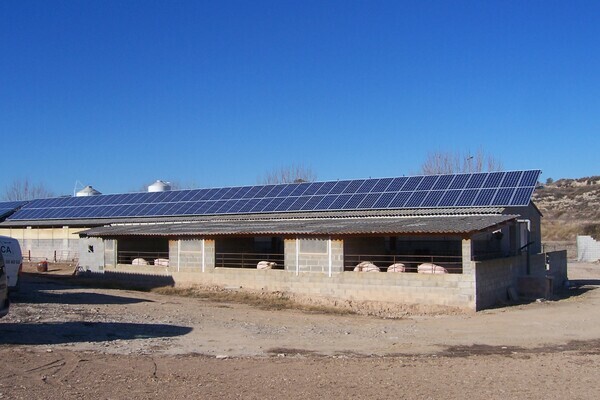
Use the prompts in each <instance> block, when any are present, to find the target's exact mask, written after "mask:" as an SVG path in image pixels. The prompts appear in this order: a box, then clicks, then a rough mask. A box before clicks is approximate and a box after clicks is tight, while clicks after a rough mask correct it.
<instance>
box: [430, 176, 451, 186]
mask: <svg viewBox="0 0 600 400" xmlns="http://www.w3.org/2000/svg"><path fill="white" fill-rule="evenodd" d="M453 179H454V175H440V178H439V179H438V180H437V182H435V185H433V189H434V190H445V189H448V187H449V186H450V184H451V183H452V180H453Z"/></svg>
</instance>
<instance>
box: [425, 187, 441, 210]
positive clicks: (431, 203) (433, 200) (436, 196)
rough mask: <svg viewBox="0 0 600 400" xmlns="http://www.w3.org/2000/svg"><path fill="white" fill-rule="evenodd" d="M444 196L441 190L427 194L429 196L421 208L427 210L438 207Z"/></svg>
mask: <svg viewBox="0 0 600 400" xmlns="http://www.w3.org/2000/svg"><path fill="white" fill-rule="evenodd" d="M443 195H444V192H443V191H441V190H434V191H431V192H429V193H427V196H426V197H425V199H424V200H423V203H421V207H426V208H433V207H436V206H437V204H438V202H439V201H440V200H441V198H442V196H443Z"/></svg>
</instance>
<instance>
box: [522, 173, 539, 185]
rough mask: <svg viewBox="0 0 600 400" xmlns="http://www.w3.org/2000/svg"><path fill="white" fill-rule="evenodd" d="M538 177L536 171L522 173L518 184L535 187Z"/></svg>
mask: <svg viewBox="0 0 600 400" xmlns="http://www.w3.org/2000/svg"><path fill="white" fill-rule="evenodd" d="M538 177H539V173H537V171H524V172H523V176H522V178H521V182H519V186H522V187H535V185H536V184H537V179H538Z"/></svg>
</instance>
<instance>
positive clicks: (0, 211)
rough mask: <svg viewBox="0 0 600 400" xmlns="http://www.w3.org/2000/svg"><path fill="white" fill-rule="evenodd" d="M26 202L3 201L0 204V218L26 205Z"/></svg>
mask: <svg viewBox="0 0 600 400" xmlns="http://www.w3.org/2000/svg"><path fill="white" fill-rule="evenodd" d="M26 203H27V202H26V201H2V202H0V217H3V216H5V215H7V214H10V213H12V212H14V211H16V210H17V209H19V208H20V207H21V206H23V205H25V204H26Z"/></svg>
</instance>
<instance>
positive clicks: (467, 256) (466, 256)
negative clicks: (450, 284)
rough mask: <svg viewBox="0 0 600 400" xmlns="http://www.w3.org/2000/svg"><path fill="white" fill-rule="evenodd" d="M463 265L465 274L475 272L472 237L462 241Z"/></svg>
mask: <svg viewBox="0 0 600 400" xmlns="http://www.w3.org/2000/svg"><path fill="white" fill-rule="evenodd" d="M462 267H463V274H473V273H474V272H475V263H474V262H473V242H472V241H471V239H463V241H462Z"/></svg>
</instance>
